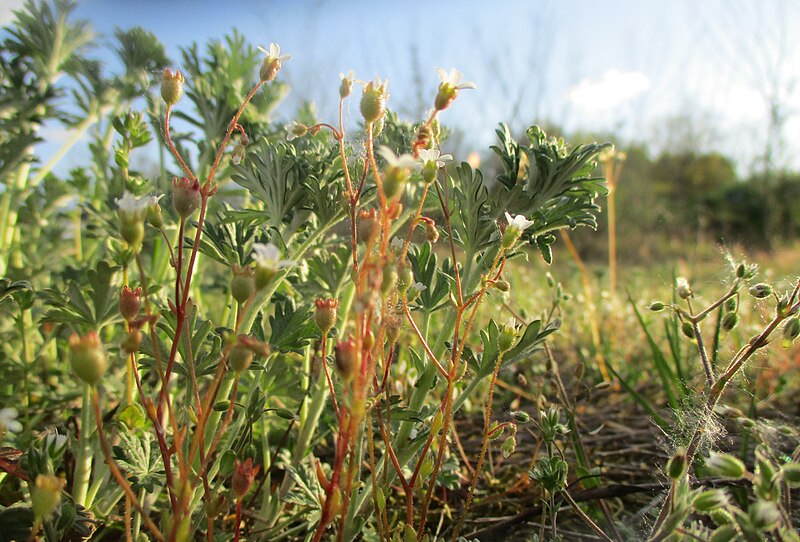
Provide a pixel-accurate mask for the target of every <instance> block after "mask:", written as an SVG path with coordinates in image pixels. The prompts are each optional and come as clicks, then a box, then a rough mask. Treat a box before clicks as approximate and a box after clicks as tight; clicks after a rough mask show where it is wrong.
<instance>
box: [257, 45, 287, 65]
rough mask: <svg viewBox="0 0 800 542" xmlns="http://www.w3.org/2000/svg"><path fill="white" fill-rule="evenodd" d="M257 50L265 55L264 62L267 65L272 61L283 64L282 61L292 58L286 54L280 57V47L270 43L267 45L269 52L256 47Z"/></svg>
mask: <svg viewBox="0 0 800 542" xmlns="http://www.w3.org/2000/svg"><path fill="white" fill-rule="evenodd" d="M258 50H259V51H261V52H262V53H264V54H265V55H267V58H266V60H267V62H268V63H269V62H272V61H273V60H279V61H281V62H283V61H284V60H291V58H292V55H288V54H287V55H282V54H281V46H280V45H278V44H277V43H270V44H269V51H267V50H266V49H264V48H263V47H261V46H260V45H259V46H258Z"/></svg>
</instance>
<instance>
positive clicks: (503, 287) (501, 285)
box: [494, 279, 511, 292]
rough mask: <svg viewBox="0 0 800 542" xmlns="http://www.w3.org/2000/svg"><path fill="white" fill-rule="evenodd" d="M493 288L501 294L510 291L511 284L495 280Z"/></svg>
mask: <svg viewBox="0 0 800 542" xmlns="http://www.w3.org/2000/svg"><path fill="white" fill-rule="evenodd" d="M494 287H495V288H497V289H498V290H500V291H501V292H508V291H511V283H510V282H508V281H507V280H503V279H500V280H496V281H495V282H494Z"/></svg>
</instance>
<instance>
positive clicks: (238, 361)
mask: <svg viewBox="0 0 800 542" xmlns="http://www.w3.org/2000/svg"><path fill="white" fill-rule="evenodd" d="M254 357H255V356H254V354H253V351H252V350H251V349H250V348H248V347H247V346H245V345H244V344H242V343H236V345H235V346H234V347H233V348H232V349H231V353H230V354H229V355H228V362H229V363H230V366H231V369H233V370H234V371H236V372H237V373H241V372H242V371H246V370H247V368H248V367H250V364H251V363H253V358H254Z"/></svg>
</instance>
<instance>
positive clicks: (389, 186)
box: [383, 165, 411, 201]
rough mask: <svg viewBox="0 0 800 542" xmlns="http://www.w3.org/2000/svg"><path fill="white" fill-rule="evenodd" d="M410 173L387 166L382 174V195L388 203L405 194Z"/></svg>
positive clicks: (402, 168) (399, 168)
mask: <svg viewBox="0 0 800 542" xmlns="http://www.w3.org/2000/svg"><path fill="white" fill-rule="evenodd" d="M410 176H411V171H409V170H408V169H407V168H404V167H397V166H391V165H390V166H388V167H387V168H386V171H384V174H383V193H384V194H385V195H386V199H388V200H389V201H395V200H397V199H399V198H400V197H401V196H402V195H403V192H405V189H406V184H408V179H409V177H410Z"/></svg>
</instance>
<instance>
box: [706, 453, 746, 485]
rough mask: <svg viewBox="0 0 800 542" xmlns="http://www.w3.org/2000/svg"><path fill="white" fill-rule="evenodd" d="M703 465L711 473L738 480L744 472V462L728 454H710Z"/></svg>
mask: <svg viewBox="0 0 800 542" xmlns="http://www.w3.org/2000/svg"><path fill="white" fill-rule="evenodd" d="M705 467H706V468H707V469H708V470H709V472H711V474H712V475H714V476H719V477H720V478H734V479H736V480H738V479H739V478H741V477H742V476H744V473H745V468H744V463H742V462H741V461H740V460H739V459H737V458H736V457H734V456H732V455H730V454H711V457H709V458H708V460H706V463H705Z"/></svg>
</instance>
